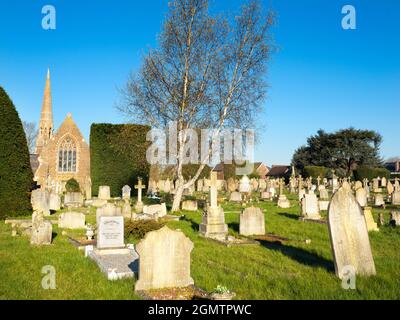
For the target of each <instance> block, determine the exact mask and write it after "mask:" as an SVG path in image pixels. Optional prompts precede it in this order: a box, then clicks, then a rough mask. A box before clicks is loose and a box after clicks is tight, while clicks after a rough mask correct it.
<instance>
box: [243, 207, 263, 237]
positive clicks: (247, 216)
mask: <svg viewBox="0 0 400 320" xmlns="http://www.w3.org/2000/svg"><path fill="white" fill-rule="evenodd" d="M239 233H240V234H241V235H244V236H252V235H254V236H256V235H257V236H258V235H265V218H264V213H263V212H262V210H261V209H260V208H256V207H250V208H246V209H244V210H243V212H242V213H241V214H240V226H239Z"/></svg>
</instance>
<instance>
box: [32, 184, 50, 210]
mask: <svg viewBox="0 0 400 320" xmlns="http://www.w3.org/2000/svg"><path fill="white" fill-rule="evenodd" d="M31 203H32V209H33V211H36V212H37V213H42V214H43V215H45V216H49V215H50V208H49V205H50V194H49V192H48V191H47V190H44V189H36V190H33V191H32V193H31Z"/></svg>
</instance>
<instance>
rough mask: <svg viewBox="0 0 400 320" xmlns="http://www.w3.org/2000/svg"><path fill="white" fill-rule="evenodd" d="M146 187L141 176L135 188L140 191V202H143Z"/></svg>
mask: <svg viewBox="0 0 400 320" xmlns="http://www.w3.org/2000/svg"><path fill="white" fill-rule="evenodd" d="M144 188H146V186H145V185H143V184H142V178H139V179H138V184H137V185H136V186H135V189H137V191H138V202H142V189H144Z"/></svg>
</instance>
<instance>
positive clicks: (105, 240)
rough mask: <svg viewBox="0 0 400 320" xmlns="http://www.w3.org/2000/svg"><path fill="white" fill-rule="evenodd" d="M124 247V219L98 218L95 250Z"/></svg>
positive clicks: (120, 217) (117, 217)
mask: <svg viewBox="0 0 400 320" xmlns="http://www.w3.org/2000/svg"><path fill="white" fill-rule="evenodd" d="M121 247H124V217H123V216H116V217H105V216H101V217H99V226H98V231H97V248H98V249H106V248H121Z"/></svg>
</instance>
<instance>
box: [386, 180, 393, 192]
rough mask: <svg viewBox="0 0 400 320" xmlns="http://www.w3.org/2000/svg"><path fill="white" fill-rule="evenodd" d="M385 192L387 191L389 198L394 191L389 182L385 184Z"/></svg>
mask: <svg viewBox="0 0 400 320" xmlns="http://www.w3.org/2000/svg"><path fill="white" fill-rule="evenodd" d="M386 190H387V193H388V195H389V196H391V195H392V193H393V191H394V187H393V184H392V183H391V182H390V181H388V183H387V187H386Z"/></svg>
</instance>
